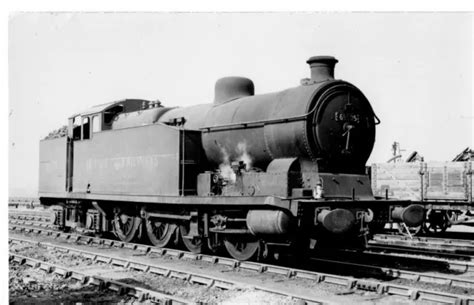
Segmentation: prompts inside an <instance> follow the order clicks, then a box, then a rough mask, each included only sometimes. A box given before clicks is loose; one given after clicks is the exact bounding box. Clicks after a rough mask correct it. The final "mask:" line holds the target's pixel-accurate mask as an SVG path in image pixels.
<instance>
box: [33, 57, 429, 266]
mask: <svg viewBox="0 0 474 305" xmlns="http://www.w3.org/2000/svg"><path fill="white" fill-rule="evenodd" d="M307 63H308V64H309V65H310V67H311V78H309V79H303V80H302V81H301V84H300V85H299V86H297V87H294V88H290V89H286V90H284V91H280V92H276V93H269V94H261V95H255V94H254V84H253V82H252V81H251V80H249V79H247V78H243V77H226V78H223V79H220V80H218V81H217V83H216V87H215V99H214V102H213V103H211V104H202V105H197V106H190V107H184V108H172V107H164V106H162V105H161V103H160V102H159V101H146V100H139V99H127V100H122V101H117V102H113V103H108V104H103V105H99V106H96V107H93V108H91V109H88V110H86V111H84V112H81V113H78V114H76V115H73V116H71V117H70V118H69V126H68V127H67V130H65V132H63V133H60V134H59V135H57V136H52V137H48V138H47V139H45V140H42V141H41V142H40V182H39V197H40V200H41V203H42V204H44V205H49V206H54V209H55V213H56V216H55V217H56V224H57V225H59V226H61V227H80V228H82V229H83V230H88V231H90V232H92V233H106V232H113V233H114V234H115V235H116V236H117V237H118V238H119V239H121V240H123V241H132V240H134V239H136V238H139V237H143V236H146V237H147V238H148V239H149V240H150V241H151V242H152V243H153V244H154V245H156V246H159V247H166V246H169V245H171V244H173V243H176V242H177V241H178V240H181V241H182V243H183V244H184V245H185V246H186V248H187V249H189V250H190V251H193V252H195V253H199V252H201V251H205V250H206V249H207V250H211V251H218V250H219V249H221V248H225V249H226V250H227V252H228V253H229V254H230V255H231V256H232V257H234V258H236V259H239V260H247V259H250V258H252V257H254V256H256V255H263V256H268V255H269V253H273V252H277V253H278V252H279V251H283V250H284V249H288V248H292V249H294V248H298V249H308V248H314V247H318V246H324V245H325V244H328V243H329V244H336V245H341V246H342V245H347V244H361V243H362V244H363V242H364V241H365V239H366V237H367V235H368V234H369V233H370V228H371V227H376V226H379V225H380V224H385V223H386V222H390V221H394V220H395V221H400V222H403V223H405V224H406V225H408V226H417V225H419V224H420V223H421V221H422V220H423V213H424V212H423V208H422V207H421V206H419V205H414V204H410V202H409V201H400V200H388V199H387V198H376V197H375V196H374V195H373V193H372V190H371V185H370V181H369V177H368V176H367V175H366V174H365V164H366V161H367V159H368V158H369V156H370V153H371V151H372V148H373V145H374V142H375V126H376V125H377V124H378V123H379V121H378V119H377V117H376V115H375V113H374V111H373V109H372V107H371V105H370V103H369V101H368V100H367V99H366V97H365V96H364V94H363V93H362V92H361V91H360V90H359V89H358V88H357V87H355V86H354V85H352V84H350V83H348V82H346V81H343V80H336V79H334V66H335V64H336V63H337V60H336V59H335V58H333V57H329V56H316V57H312V58H310V59H309V60H308V61H307Z"/></svg>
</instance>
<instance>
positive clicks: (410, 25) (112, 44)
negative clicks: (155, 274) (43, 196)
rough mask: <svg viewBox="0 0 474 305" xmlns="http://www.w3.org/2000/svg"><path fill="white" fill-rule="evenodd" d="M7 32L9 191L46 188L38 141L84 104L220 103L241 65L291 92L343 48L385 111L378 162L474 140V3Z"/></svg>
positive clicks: (36, 17)
mask: <svg viewBox="0 0 474 305" xmlns="http://www.w3.org/2000/svg"><path fill="white" fill-rule="evenodd" d="M8 34H9V43H8V54H9V60H8V62H9V69H8V80H9V120H8V124H9V126H8V127H9V140H8V146H9V149H8V151H9V161H8V165H9V174H8V175H9V176H8V182H9V192H10V194H9V195H10V196H35V195H36V194H37V188H38V167H39V164H38V159H39V149H38V147H39V140H40V139H42V138H44V137H45V136H46V135H47V134H48V133H49V132H50V131H52V130H54V129H57V128H59V127H61V126H62V125H65V124H66V123H67V117H69V116H70V115H72V114H74V113H77V112H79V111H82V110H84V109H87V108H89V107H91V106H94V105H97V104H102V103H105V102H110V101H114V100H119V99H124V98H144V99H159V100H160V101H161V102H162V103H163V104H164V105H166V106H187V105H194V104H201V103H210V102H212V100H213V95H214V84H215V81H216V80H217V79H218V78H220V77H223V76H230V75H239V76H245V77H249V78H251V79H252V80H253V81H254V83H255V93H256V94H260V93H267V92H274V91H280V90H283V89H286V88H290V87H295V86H298V85H299V82H300V80H301V79H302V78H305V77H309V75H310V71H309V67H308V65H307V64H306V60H307V59H308V58H309V57H311V56H315V55H332V56H335V57H336V58H337V59H338V60H339V63H338V64H337V65H336V68H335V76H336V78H339V79H344V80H346V81H349V82H351V83H353V84H355V85H356V86H357V87H359V88H360V89H361V90H362V91H363V92H364V94H365V95H366V97H367V98H368V99H369V101H370V102H371V104H372V107H373V108H374V111H375V112H376V114H377V116H378V117H379V118H380V120H381V124H380V125H378V126H377V127H378V128H377V134H376V143H375V146H374V150H373V152H372V155H371V157H370V159H369V162H368V163H369V164H370V163H373V162H385V161H386V160H388V159H389V158H390V157H391V144H392V143H393V142H394V141H397V142H400V143H401V147H402V149H405V150H406V152H405V154H406V155H408V154H409V153H410V152H412V151H414V150H416V151H418V152H419V153H420V154H421V155H423V156H424V157H425V160H440V161H444V160H450V159H452V158H453V157H454V156H455V155H456V154H458V153H459V152H460V151H461V150H463V149H464V148H466V147H468V146H471V147H472V146H473V145H472V142H473V122H474V120H473V118H474V116H473V105H472V104H473V99H472V94H473V93H472V83H473V80H472V70H473V69H472V67H473V62H472V55H473V15H472V14H471V13H348V12H347V13H199V14H198V13H194V14H191V13H15V14H12V15H11V16H10V20H9V30H8Z"/></svg>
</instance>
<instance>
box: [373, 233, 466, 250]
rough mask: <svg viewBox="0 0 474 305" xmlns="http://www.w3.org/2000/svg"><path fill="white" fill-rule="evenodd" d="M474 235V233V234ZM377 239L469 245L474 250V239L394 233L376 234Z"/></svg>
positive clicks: (457, 245) (442, 244) (458, 245)
mask: <svg viewBox="0 0 474 305" xmlns="http://www.w3.org/2000/svg"><path fill="white" fill-rule="evenodd" d="M473 236H474V234H473ZM374 240H376V241H406V242H412V243H430V245H440V246H444V245H446V246H454V247H468V248H470V249H473V251H474V239H473V240H470V239H456V238H440V237H425V236H413V237H411V238H410V237H408V236H403V235H393V234H376V235H374Z"/></svg>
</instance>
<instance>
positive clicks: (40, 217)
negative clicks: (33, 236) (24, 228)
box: [8, 213, 52, 222]
mask: <svg viewBox="0 0 474 305" xmlns="http://www.w3.org/2000/svg"><path fill="white" fill-rule="evenodd" d="M8 218H9V219H10V220H24V221H28V220H30V221H38V222H51V221H52V217H51V216H47V215H28V214H21V213H18V215H15V214H10V215H8Z"/></svg>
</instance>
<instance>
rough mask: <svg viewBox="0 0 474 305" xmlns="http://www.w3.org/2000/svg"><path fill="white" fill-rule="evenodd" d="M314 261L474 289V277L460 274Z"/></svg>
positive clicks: (418, 280) (401, 277) (319, 259)
mask: <svg viewBox="0 0 474 305" xmlns="http://www.w3.org/2000/svg"><path fill="white" fill-rule="evenodd" d="M311 260H312V261H315V262H321V263H329V264H334V265H340V266H344V267H351V268H354V269H357V270H359V271H360V270H361V271H362V272H364V273H365V272H368V273H371V274H383V275H385V276H387V277H390V278H397V279H406V280H411V281H415V282H424V283H436V284H441V285H446V286H451V287H460V288H468V289H474V279H467V278H460V277H458V276H447V275H440V274H433V273H425V272H414V271H408V270H402V269H395V268H389V267H381V266H373V265H366V264H359V263H352V262H346V261H341V260H332V259H326V258H311Z"/></svg>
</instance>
